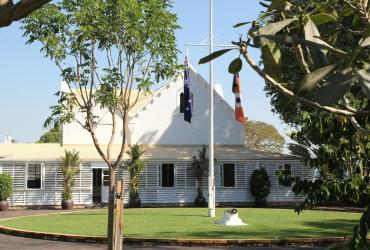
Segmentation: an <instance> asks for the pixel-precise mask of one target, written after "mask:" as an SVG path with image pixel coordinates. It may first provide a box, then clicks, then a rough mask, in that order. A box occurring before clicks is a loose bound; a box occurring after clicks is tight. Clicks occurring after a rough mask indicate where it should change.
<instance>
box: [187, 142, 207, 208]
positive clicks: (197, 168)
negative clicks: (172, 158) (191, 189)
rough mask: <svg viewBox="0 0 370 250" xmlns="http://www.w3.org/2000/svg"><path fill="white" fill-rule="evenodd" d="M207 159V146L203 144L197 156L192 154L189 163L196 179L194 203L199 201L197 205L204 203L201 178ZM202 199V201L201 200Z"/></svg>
mask: <svg viewBox="0 0 370 250" xmlns="http://www.w3.org/2000/svg"><path fill="white" fill-rule="evenodd" d="M208 164H209V159H208V157H207V148H206V146H204V145H203V147H202V149H199V150H198V158H197V157H196V156H193V161H192V163H191V166H192V172H193V175H194V177H195V179H196V181H197V197H196V202H195V203H196V204H197V203H198V201H199V206H203V205H205V198H204V196H203V178H204V177H205V176H206V174H207V171H208ZM201 200H202V201H201Z"/></svg>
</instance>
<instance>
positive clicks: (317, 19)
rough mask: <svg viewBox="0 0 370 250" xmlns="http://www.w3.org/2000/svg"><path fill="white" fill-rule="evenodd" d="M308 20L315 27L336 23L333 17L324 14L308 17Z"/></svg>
mask: <svg viewBox="0 0 370 250" xmlns="http://www.w3.org/2000/svg"><path fill="white" fill-rule="evenodd" d="M310 19H311V20H312V22H314V23H315V24H316V25H322V24H325V23H329V22H332V21H336V19H335V17H334V16H332V15H329V14H326V13H319V14H315V15H310Z"/></svg>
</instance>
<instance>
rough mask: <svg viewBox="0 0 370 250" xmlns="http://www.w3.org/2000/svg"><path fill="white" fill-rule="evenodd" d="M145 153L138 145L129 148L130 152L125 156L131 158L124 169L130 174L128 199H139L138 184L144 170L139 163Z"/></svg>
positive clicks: (142, 165)
mask: <svg viewBox="0 0 370 250" xmlns="http://www.w3.org/2000/svg"><path fill="white" fill-rule="evenodd" d="M144 153H145V151H144V150H143V149H142V147H141V146H140V145H139V144H137V143H136V144H134V145H132V146H130V150H128V151H127V154H128V155H129V157H130V158H131V159H130V161H129V162H128V163H127V164H126V166H125V168H126V169H127V170H128V171H129V173H130V199H133V198H139V195H140V193H139V184H140V178H141V172H142V171H143V170H144V168H145V166H144V164H143V163H142V162H141V160H140V157H141V156H142V155H143V154H144Z"/></svg>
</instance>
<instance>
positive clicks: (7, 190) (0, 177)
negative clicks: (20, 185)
mask: <svg viewBox="0 0 370 250" xmlns="http://www.w3.org/2000/svg"><path fill="white" fill-rule="evenodd" d="M12 192H13V179H12V177H11V176H10V175H8V174H0V201H6V199H8V198H9V197H10V196H11V195H12Z"/></svg>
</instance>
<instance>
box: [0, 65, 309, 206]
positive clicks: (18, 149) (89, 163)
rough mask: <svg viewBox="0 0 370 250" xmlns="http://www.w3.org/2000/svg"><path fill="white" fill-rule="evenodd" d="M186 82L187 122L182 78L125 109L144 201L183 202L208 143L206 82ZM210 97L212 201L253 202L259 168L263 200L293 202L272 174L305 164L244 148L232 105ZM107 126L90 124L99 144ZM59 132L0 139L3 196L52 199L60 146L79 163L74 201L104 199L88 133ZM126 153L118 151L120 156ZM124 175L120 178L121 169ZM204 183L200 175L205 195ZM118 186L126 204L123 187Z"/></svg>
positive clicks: (32, 201) (23, 200)
mask: <svg viewBox="0 0 370 250" xmlns="http://www.w3.org/2000/svg"><path fill="white" fill-rule="evenodd" d="M190 80H191V83H192V93H193V100H194V104H193V108H194V112H193V117H192V123H191V124H189V123H187V122H184V119H183V114H182V113H181V112H180V95H181V93H182V91H183V79H182V77H177V78H175V79H173V80H171V81H170V82H169V83H167V84H166V85H164V86H163V87H162V88H160V89H159V90H157V91H155V92H153V93H152V94H150V95H146V96H143V97H141V98H140V100H139V102H138V104H137V106H136V107H135V109H133V110H131V111H130V118H129V126H128V135H127V144H134V143H139V144H142V145H144V147H145V150H146V151H145V154H144V155H143V157H142V160H143V162H144V163H145V166H146V168H145V171H144V172H143V175H142V179H141V183H140V198H141V201H142V203H143V204H144V205H145V204H163V203H167V204H169V203H171V204H179V203H182V204H187V203H192V202H193V201H194V198H195V197H196V182H195V178H194V176H192V171H191V160H192V157H193V156H194V155H197V153H198V149H200V148H201V147H202V146H203V145H207V144H208V116H209V107H208V103H209V100H208V99H209V94H208V93H209V89H208V88H209V84H208V83H207V82H206V81H205V80H204V79H203V78H202V77H201V76H200V75H199V74H198V73H197V72H195V70H194V69H191V71H190ZM214 98H215V111H214V117H215V144H216V146H215V159H216V160H215V181H216V203H242V204H247V203H252V202H254V197H253V196H252V195H251V194H250V192H249V179H250V176H251V174H252V172H253V171H254V170H255V169H257V168H260V167H264V168H266V169H267V172H268V174H269V176H270V180H271V183H272V189H271V193H270V195H269V197H268V202H279V203H280V202H296V201H301V200H302V198H301V197H297V196H295V195H294V194H293V193H292V191H291V190H290V189H289V188H285V187H283V186H280V185H279V184H278V182H277V179H276V176H275V172H276V171H277V170H278V169H279V167H285V168H290V169H291V170H292V173H293V174H294V175H295V176H301V177H303V178H307V179H312V176H313V171H312V170H311V168H309V167H307V166H304V165H302V163H301V162H300V161H299V159H298V158H295V157H292V156H287V155H282V154H271V153H263V152H255V151H251V150H249V149H248V148H246V147H245V146H244V140H245V139H244V126H243V124H241V123H239V122H237V121H235V119H234V110H233V108H232V107H230V105H228V104H227V103H226V101H225V100H224V99H223V98H222V97H221V96H220V95H219V94H217V93H216V92H215V93H214ZM100 117H101V119H102V121H103V124H104V119H108V118H109V117H108V116H105V112H104V111H103V110H101V111H100ZM117 119H120V117H117ZM107 124H108V122H107ZM110 131H111V129H110V125H100V126H99V127H98V128H97V136H98V138H99V141H100V142H101V143H102V144H104V143H105V144H107V142H108V136H107V135H109V134H110V133H109V132H110ZM62 132H63V133H62V145H59V144H17V143H15V144H0V172H3V173H8V174H10V175H11V176H12V177H13V180H14V190H13V195H12V197H11V198H10V199H9V201H10V203H11V204H12V205H59V204H60V202H61V193H62V182H61V178H62V176H61V173H60V171H59V165H58V164H59V162H60V157H61V156H63V154H64V150H65V149H69V150H71V149H75V150H77V151H79V152H80V158H81V159H82V161H83V166H82V169H81V173H80V174H79V175H78V177H77V180H76V183H75V189H74V195H73V199H74V202H75V204H92V203H93V202H103V203H105V202H106V201H107V185H108V176H107V167H106V165H105V163H104V162H103V160H102V159H101V158H100V156H99V155H98V153H97V152H96V150H95V148H94V146H93V145H92V140H91V137H90V135H89V134H88V132H86V131H85V130H83V129H82V128H81V127H80V125H79V124H78V123H77V122H76V123H71V124H67V125H64V126H63V128H62ZM121 133H122V127H121V128H118V129H117V135H116V141H115V142H114V143H116V144H117V145H115V146H113V151H115V152H118V150H119V145H118V144H119V142H120V138H122V137H121ZM112 155H115V154H114V152H113V154H112ZM116 155H117V154H116ZM127 159H128V156H127V155H125V157H124V160H127ZM122 174H124V171H123V170H122V169H119V170H118V171H117V175H118V176H117V178H120V177H121V176H122ZM125 176H126V180H127V181H128V179H129V176H128V174H127V173H125ZM206 182H207V178H205V183H204V188H205V190H204V195H205V197H207V183H206ZM127 186H128V185H126V187H127ZM126 191H127V192H126V201H127V202H128V194H129V193H128V190H126Z"/></svg>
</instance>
